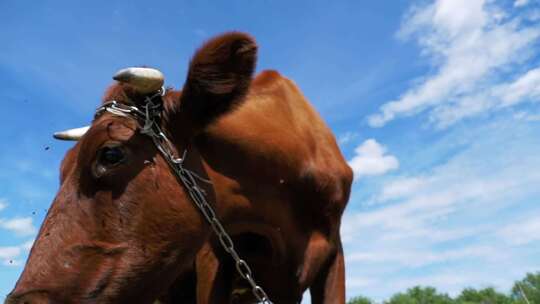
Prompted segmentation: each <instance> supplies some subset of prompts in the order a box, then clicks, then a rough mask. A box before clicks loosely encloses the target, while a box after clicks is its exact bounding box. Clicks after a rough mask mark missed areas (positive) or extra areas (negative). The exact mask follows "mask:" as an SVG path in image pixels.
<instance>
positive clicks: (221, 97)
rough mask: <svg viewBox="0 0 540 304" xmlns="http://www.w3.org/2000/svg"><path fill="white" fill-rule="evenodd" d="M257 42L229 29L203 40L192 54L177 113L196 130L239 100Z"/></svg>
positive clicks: (252, 67) (254, 58)
mask: <svg viewBox="0 0 540 304" xmlns="http://www.w3.org/2000/svg"><path fill="white" fill-rule="evenodd" d="M256 61H257V44H256V43H255V40H254V39H253V38H252V37H250V36H249V35H247V34H244V33H238V32H231V33H226V34H223V35H220V36H217V37H215V38H213V39H211V40H209V41H207V42H206V43H205V44H204V45H203V46H202V47H201V48H200V49H199V50H198V51H197V52H196V53H195V55H194V56H193V58H192V60H191V63H190V66H189V72H188V75H187V80H186V83H185V84H184V88H183V90H182V95H181V99H180V109H179V110H180V113H182V114H183V115H182V116H183V117H184V119H187V120H189V121H190V122H191V124H192V127H194V128H195V130H200V129H202V128H204V127H205V126H206V125H208V124H209V123H210V122H212V121H213V120H215V119H216V118H218V117H219V116H220V115H223V114H224V113H226V112H228V111H230V110H231V109H232V108H234V107H235V105H237V104H238V103H240V102H242V100H243V97H244V96H245V95H246V93H247V90H248V88H249V85H250V83H251V78H252V76H253V71H254V70H255V64H256Z"/></svg>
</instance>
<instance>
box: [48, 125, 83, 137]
mask: <svg viewBox="0 0 540 304" xmlns="http://www.w3.org/2000/svg"><path fill="white" fill-rule="evenodd" d="M89 128H90V126H86V127H82V128H75V129H69V130H65V131H60V132H55V133H54V134H53V136H54V138H56V139H61V140H79V139H81V137H83V135H84V134H85V133H86V131H88V129H89Z"/></svg>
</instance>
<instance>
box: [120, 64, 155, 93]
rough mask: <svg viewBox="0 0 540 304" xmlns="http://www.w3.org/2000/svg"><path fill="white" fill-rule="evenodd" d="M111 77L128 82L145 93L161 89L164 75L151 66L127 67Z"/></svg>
mask: <svg viewBox="0 0 540 304" xmlns="http://www.w3.org/2000/svg"><path fill="white" fill-rule="evenodd" d="M113 79H114V80H116V81H119V82H123V83H129V84H130V85H131V86H133V87H134V88H136V89H137V90H138V91H139V92H141V93H143V94H146V93H152V92H156V91H157V90H159V89H161V87H162V86H163V83H164V79H165V77H164V76H163V73H161V72H160V71H158V70H156V69H152V68H127V69H122V70H120V71H118V72H116V74H114V76H113Z"/></svg>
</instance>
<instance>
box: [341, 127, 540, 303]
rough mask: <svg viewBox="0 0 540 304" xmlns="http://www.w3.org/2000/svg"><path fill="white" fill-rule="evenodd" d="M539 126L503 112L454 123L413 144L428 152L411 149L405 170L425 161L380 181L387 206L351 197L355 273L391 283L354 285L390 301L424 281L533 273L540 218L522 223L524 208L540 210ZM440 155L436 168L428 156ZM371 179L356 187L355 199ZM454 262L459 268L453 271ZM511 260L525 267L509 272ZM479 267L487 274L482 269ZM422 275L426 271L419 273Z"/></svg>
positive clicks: (346, 235) (441, 283)
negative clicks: (483, 120) (469, 123)
mask: <svg viewBox="0 0 540 304" xmlns="http://www.w3.org/2000/svg"><path fill="white" fill-rule="evenodd" d="M536 134H538V129H537V128H536V127H535V125H533V124H529V123H526V122H519V121H516V120H515V119H506V120H503V119H499V120H497V121H493V122H492V123H491V124H489V125H486V126H482V127H477V128H474V129H471V128H468V129H466V130H462V129H459V128H456V129H453V130H451V131H449V132H447V133H445V136H444V137H441V138H439V139H438V140H437V141H435V142H432V143H429V144H426V145H422V146H421V147H420V146H419V147H418V150H415V149H412V151H411V150H408V152H409V154H410V155H416V154H418V153H419V152H421V154H420V156H419V157H416V158H414V157H412V158H413V159H414V160H413V162H414V164H411V159H403V160H402V162H403V164H402V166H403V168H410V167H411V165H412V166H413V167H417V166H419V167H421V168H424V169H420V170H418V172H417V173H416V174H411V173H408V175H407V176H402V177H388V178H386V179H385V180H383V182H382V184H380V185H378V184H371V185H370V186H373V185H375V187H378V188H375V189H372V191H374V194H373V195H372V196H373V197H374V198H375V201H376V202H377V203H378V204H371V205H366V204H360V202H358V201H351V202H350V205H352V206H357V209H349V210H348V211H347V212H346V213H345V216H344V219H343V222H342V229H341V234H342V238H343V242H344V248H345V253H346V263H347V270H348V272H347V273H348V275H347V276H348V277H347V279H350V280H353V281H354V280H356V279H357V278H360V280H361V278H364V277H368V278H372V279H373V280H375V281H376V282H385V284H384V285H385V286H387V287H380V286H378V284H371V285H369V286H358V287H356V286H353V285H351V286H350V293H351V294H356V293H364V294H366V295H369V296H371V297H375V298H377V297H378V296H377V295H383V296H380V297H379V298H381V299H382V298H383V297H388V295H389V294H392V293H394V292H397V291H399V290H403V289H404V288H407V287H412V286H414V285H416V284H419V283H422V284H424V285H431V286H433V285H435V286H436V287H439V288H440V289H441V290H442V291H444V292H453V291H459V290H461V289H462V288H464V287H468V286H479V285H481V284H493V285H495V286H497V287H500V288H508V287H510V285H509V284H511V283H512V282H513V280H516V279H519V278H521V277H522V276H523V275H524V273H525V271H531V270H534V269H537V268H534V267H535V266H537V265H530V264H528V263H530V260H531V257H530V255H531V254H533V255H534V254H535V251H534V249H531V248H530V247H525V246H527V245H529V244H532V242H536V241H537V240H538V238H537V237H536V236H537V235H538V233H533V232H534V231H536V232H537V231H538V230H539V229H540V227H538V226H537V225H538V223H537V222H536V221H535V220H533V219H532V218H530V217H527V219H530V220H526V221H519V222H520V223H522V225H519V226H514V225H513V223H514V222H516V218H518V217H521V218H522V217H523V214H524V213H525V214H529V213H532V214H538V211H540V210H539V209H538V208H537V207H535V206H536V205H535V204H536V203H537V202H536V201H535V200H536V198H537V197H538V195H540V188H538V186H537V185H538V184H540V170H539V168H540V155H538V154H537V153H531V151H537V150H538V148H539V147H540V138H538V137H537V136H536ZM425 150H428V151H425ZM429 151H431V152H429ZM450 151H452V152H451V153H449V152H450ZM431 153H434V154H436V155H437V156H441V155H444V156H443V158H442V159H440V162H439V164H438V165H436V166H432V165H431V164H432V163H433V160H432V159H431V158H430V157H424V156H426V155H431ZM424 162H425V163H424ZM426 164H429V166H428V167H427V168H425V165H426ZM363 187H365V184H364V185H361V184H357V185H355V187H354V188H353V196H352V197H353V198H355V195H354V192H356V191H358V190H361V191H365V189H364V188H363ZM369 197H371V196H368V198H367V199H369ZM531 200H533V201H531ZM535 210H536V211H535ZM535 212H536V213H535ZM514 213H515V214H514ZM500 227H505V229H504V230H501V228H500ZM509 227H510V228H509ZM516 235H517V236H521V238H518V237H517V236H516ZM501 240H502V241H501ZM510 240H511V241H510ZM516 243H520V244H523V245H520V246H515V245H517V244H516ZM534 244H537V243H534ZM471 265H474V266H471ZM445 267H447V268H452V269H453V271H454V273H453V274H452V273H449V274H444V273H443V272H442V271H441V269H443V268H445ZM509 268H512V269H513V270H515V269H517V270H519V273H517V270H516V271H513V272H512V273H508V272H507V269H509ZM478 269H483V271H482V274H481V275H479V276H474V273H475V272H478ZM420 273H421V274H422V275H423V276H422V277H415V275H418V274H420ZM456 273H457V274H459V275H457V274H456ZM452 275H455V276H452ZM493 277H498V278H500V280H498V281H497V280H492V278H493ZM439 279H440V280H439ZM379 285H380V284H379ZM348 286H349V285H348ZM367 290H369V291H367Z"/></svg>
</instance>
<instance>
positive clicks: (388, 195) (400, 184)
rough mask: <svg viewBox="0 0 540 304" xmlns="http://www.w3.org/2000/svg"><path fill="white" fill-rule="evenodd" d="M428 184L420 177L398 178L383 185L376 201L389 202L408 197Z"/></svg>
mask: <svg viewBox="0 0 540 304" xmlns="http://www.w3.org/2000/svg"><path fill="white" fill-rule="evenodd" d="M427 183H428V181H427V180H425V179H424V178H422V177H411V178H398V179H395V180H392V181H390V182H388V183H387V184H385V185H384V187H383V189H382V191H381V193H380V195H379V197H378V198H377V200H378V201H389V200H393V199H397V198H401V197H404V196H409V195H411V194H412V193H414V192H416V191H418V190H419V189H421V188H422V187H424V186H425V185H426V184H427Z"/></svg>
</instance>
